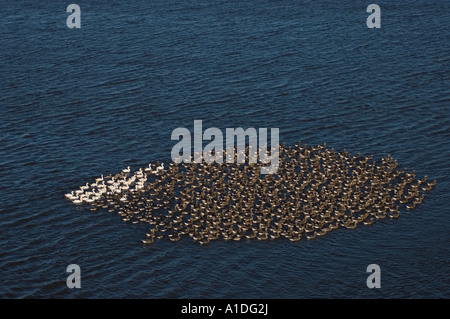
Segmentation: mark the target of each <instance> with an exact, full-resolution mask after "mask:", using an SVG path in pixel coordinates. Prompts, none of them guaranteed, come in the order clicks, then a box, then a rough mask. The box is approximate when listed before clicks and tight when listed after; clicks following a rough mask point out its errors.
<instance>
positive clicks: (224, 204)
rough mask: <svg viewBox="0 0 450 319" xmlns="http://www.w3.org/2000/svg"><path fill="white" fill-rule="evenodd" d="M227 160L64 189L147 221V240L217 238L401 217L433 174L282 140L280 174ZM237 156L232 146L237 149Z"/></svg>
mask: <svg viewBox="0 0 450 319" xmlns="http://www.w3.org/2000/svg"><path fill="white" fill-rule="evenodd" d="M245 154H246V156H247V161H246V162H245V163H244V164H236V163H232V164H228V163H213V164H207V163H201V164H196V163H181V164H176V163H173V162H172V163H170V164H169V165H168V167H164V163H161V164H160V163H159V162H156V163H150V164H149V165H148V167H146V168H144V169H142V168H140V169H139V170H137V171H135V172H131V170H130V167H127V168H126V169H124V170H122V171H121V172H120V173H118V174H115V175H110V176H107V177H104V176H103V175H102V176H101V177H99V178H97V179H96V180H95V182H93V183H91V184H90V183H86V185H84V186H81V187H80V188H79V189H78V190H75V191H72V192H71V193H69V194H66V197H67V198H68V199H69V200H71V201H72V202H73V203H74V204H88V205H89V206H90V209H91V210H93V211H97V210H98V209H105V210H108V211H110V212H117V213H118V214H119V215H120V216H121V217H122V219H123V221H125V222H131V223H140V222H143V223H148V224H149V231H148V233H147V234H146V237H145V238H144V239H143V243H144V244H151V243H153V242H154V241H155V240H156V239H162V238H168V239H169V240H170V241H178V240H180V239H181V238H183V237H187V238H192V240H194V241H196V242H198V243H200V244H207V243H209V242H210V241H212V240H216V239H219V238H221V239H224V240H241V239H246V238H248V239H252V238H256V239H258V240H266V239H275V238H280V237H284V238H287V239H289V240H290V241H299V240H301V239H302V238H306V239H312V238H315V237H316V236H324V235H325V234H327V233H328V232H330V231H332V230H334V229H337V228H340V227H345V228H350V229H351V228H356V227H357V226H358V225H371V224H372V223H373V222H375V221H376V220H379V219H385V218H398V217H399V215H400V212H401V210H402V208H406V209H414V208H415V207H416V206H418V205H420V204H422V202H423V200H424V193H425V192H426V191H431V190H432V188H433V187H434V186H435V185H436V181H435V180H434V181H428V180H427V176H425V177H424V178H422V179H417V178H416V174H415V172H414V171H412V172H408V171H406V169H398V163H397V161H396V160H393V159H392V157H390V156H389V155H388V156H387V157H385V158H382V159H381V160H380V161H378V162H376V161H375V160H374V159H373V155H371V156H369V157H366V156H362V155H361V154H359V153H358V154H357V155H351V154H349V153H348V152H346V151H345V150H344V151H341V152H337V151H335V150H334V149H333V148H331V149H328V148H327V147H326V144H324V145H319V146H315V147H314V146H312V147H308V146H307V145H304V146H301V145H300V144H299V143H297V144H296V145H295V146H293V147H291V146H288V147H286V145H285V144H284V143H283V144H282V145H280V148H279V169H278V172H277V173H276V174H270V175H260V169H261V165H263V164H260V163H257V164H248V154H249V147H248V146H247V148H246V149H245ZM236 157H237V154H236V151H235V158H236Z"/></svg>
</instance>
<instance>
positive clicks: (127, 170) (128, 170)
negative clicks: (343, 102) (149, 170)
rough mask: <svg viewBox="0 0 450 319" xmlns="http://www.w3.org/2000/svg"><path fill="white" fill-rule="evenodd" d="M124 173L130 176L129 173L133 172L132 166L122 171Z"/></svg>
mask: <svg viewBox="0 0 450 319" xmlns="http://www.w3.org/2000/svg"><path fill="white" fill-rule="evenodd" d="M122 172H124V173H125V174H128V173H129V172H131V169H130V166H127V168H124V169H123V170H122Z"/></svg>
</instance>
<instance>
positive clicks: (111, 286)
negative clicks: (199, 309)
mask: <svg viewBox="0 0 450 319" xmlns="http://www.w3.org/2000/svg"><path fill="white" fill-rule="evenodd" d="M399 2H400V3H399ZM76 3H77V4H78V5H80V7H81V29H68V28H67V26H66V18H67V16H68V13H66V6H67V5H68V3H67V4H64V3H62V2H57V1H50V0H40V1H21V0H18V1H10V2H8V4H6V5H2V10H1V11H0V21H1V24H0V71H1V82H0V83H1V94H0V111H1V113H0V114H1V117H0V146H1V147H0V169H1V178H0V195H1V197H0V198H1V205H0V210H1V211H0V214H1V219H0V225H1V226H0V227H1V228H0V229H1V232H0V247H1V248H0V297H2V298H24V297H32V298H449V297H450V288H449V287H450V275H449V274H450V257H449V256H450V237H449V234H450V210H449V208H448V205H449V201H450V196H449V189H450V181H449V175H450V166H449V162H448V160H449V158H450V89H449V83H450V75H449V74H450V67H449V62H450V57H449V52H450V44H449V41H448V36H449V26H448V21H449V20H450V10H449V9H450V3H449V2H448V1H429V0H418V1H395V3H392V1H377V2H376V3H377V4H378V5H379V6H380V7H381V10H382V14H381V18H382V20H381V23H382V27H381V29H369V28H367V26H366V18H367V16H368V13H366V7H367V5H368V4H370V2H367V3H363V2H358V1H350V0H345V1H337V2H336V1H288V0H280V1H269V0H255V1H200V0H194V1H167V0H164V1H163V0H154V1H144V0H136V1H129V3H127V4H125V2H124V1H77V2H76ZM194 119H202V120H203V127H204V128H208V127H218V128H220V129H222V130H225V128H227V127H233V128H236V127H243V128H248V127H255V128H261V127H266V128H272V127H278V128H279V129H280V141H281V142H285V143H286V144H288V145H289V144H293V143H295V142H296V141H298V140H300V141H301V142H302V143H306V144H308V145H318V144H323V143H324V142H327V145H328V146H329V147H334V148H335V149H336V150H342V149H346V150H347V151H349V152H350V153H352V154H356V153H358V152H361V153H362V154H364V155H370V154H374V157H375V158H381V157H383V156H386V155H387V154H390V155H391V156H393V157H394V159H397V160H398V162H399V163H400V165H401V166H404V167H406V168H407V169H408V170H413V169H415V171H416V174H417V175H418V177H422V176H424V175H428V177H429V179H430V180H432V179H437V186H436V189H434V190H433V191H432V192H431V193H427V195H426V198H425V201H424V203H423V204H422V205H421V206H420V207H418V208H417V209H416V210H414V211H408V212H402V213H401V217H400V218H399V219H398V220H386V221H378V222H376V223H375V224H374V225H373V226H370V227H358V228H357V229H354V230H351V229H338V230H336V231H334V232H332V233H330V234H327V235H326V236H325V237H323V238H318V239H315V240H310V241H301V242H297V243H292V242H290V241H287V240H272V241H265V242H259V241H240V242H228V241H222V240H219V241H215V242H212V243H211V244H209V245H207V246H199V245H198V244H196V243H194V242H192V241H190V240H182V241H180V242H176V243H173V242H169V241H167V240H163V241H159V242H156V243H155V244H154V245H149V246H143V245H142V243H141V239H142V238H143V237H144V236H145V233H146V231H147V227H146V226H145V225H143V224H137V225H133V224H129V223H124V222H122V220H121V218H120V216H119V215H117V214H115V213H108V212H105V211H100V212H98V213H92V212H90V211H89V210H87V209H85V208H84V207H79V206H75V205H72V204H71V203H70V202H69V201H67V200H66V199H65V198H64V194H65V193H66V192H68V191H70V190H72V189H75V188H76V187H78V186H79V185H83V184H84V183H85V182H86V181H93V179H94V178H95V177H98V176H99V175H100V174H105V175H107V174H110V173H116V172H118V171H120V170H121V169H122V168H124V167H126V166H128V165H129V166H131V167H132V169H137V168H139V167H143V166H144V165H146V164H147V163H149V162H151V161H157V160H160V161H161V160H162V161H166V162H168V161H170V151H171V148H172V146H173V145H174V144H175V141H172V140H171V139H170V136H171V132H172V130H174V129H175V128H177V127H186V128H188V129H190V130H191V131H192V130H193V121H194ZM73 263H75V264H78V265H79V266H80V268H81V285H82V287H81V288H80V289H69V288H67V286H66V278H67V276H68V275H69V274H68V273H67V272H66V267H67V266H68V265H69V264H73ZM372 263H376V264H378V265H379V266H380V268H381V288H380V289H369V288H367V286H366V278H367V276H368V274H367V273H366V267H367V266H368V265H369V264H372Z"/></svg>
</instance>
